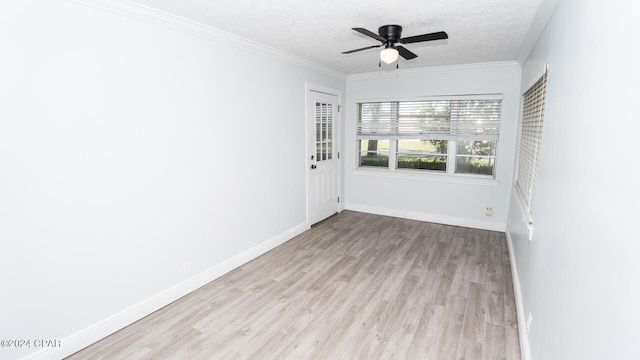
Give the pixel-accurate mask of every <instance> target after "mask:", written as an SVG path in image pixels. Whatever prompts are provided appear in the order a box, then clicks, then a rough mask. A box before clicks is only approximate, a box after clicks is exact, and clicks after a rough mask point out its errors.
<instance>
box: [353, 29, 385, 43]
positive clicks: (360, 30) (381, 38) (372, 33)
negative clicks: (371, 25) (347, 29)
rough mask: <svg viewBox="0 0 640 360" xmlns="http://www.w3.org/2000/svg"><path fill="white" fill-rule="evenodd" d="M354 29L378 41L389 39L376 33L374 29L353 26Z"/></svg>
mask: <svg viewBox="0 0 640 360" xmlns="http://www.w3.org/2000/svg"><path fill="white" fill-rule="evenodd" d="M352 30H355V31H357V32H359V33H360V34H362V35H367V36H368V37H372V38H374V39H376V40H378V41H382V42H386V41H387V39H385V38H383V37H382V36H380V35H378V34H376V33H374V32H373V31H369V30H367V29H363V28H352Z"/></svg>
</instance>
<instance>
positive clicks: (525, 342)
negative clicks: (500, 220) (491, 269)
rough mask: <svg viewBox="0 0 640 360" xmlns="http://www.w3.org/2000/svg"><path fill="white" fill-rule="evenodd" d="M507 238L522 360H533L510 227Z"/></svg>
mask: <svg viewBox="0 0 640 360" xmlns="http://www.w3.org/2000/svg"><path fill="white" fill-rule="evenodd" d="M505 234H506V238H507V250H508V252H509V262H510V263H511V279H512V282H513V294H514V296H515V300H516V315H517V318H518V335H519V337H520V355H521V357H522V360H531V350H530V348H529V337H528V336H527V330H526V326H525V324H526V320H525V318H526V317H525V311H524V303H523V302H522V290H521V288H520V277H519V273H518V266H517V264H516V258H515V255H514V253H513V240H512V238H511V234H510V233H509V226H508V225H507V226H506V230H505Z"/></svg>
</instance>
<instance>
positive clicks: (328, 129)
mask: <svg viewBox="0 0 640 360" xmlns="http://www.w3.org/2000/svg"><path fill="white" fill-rule="evenodd" d="M332 143H333V104H324V103H320V102H316V160H317V161H323V160H331V159H333V146H332Z"/></svg>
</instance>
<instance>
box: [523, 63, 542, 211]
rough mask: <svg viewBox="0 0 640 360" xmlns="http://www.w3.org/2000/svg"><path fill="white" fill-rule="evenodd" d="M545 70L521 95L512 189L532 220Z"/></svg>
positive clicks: (540, 134)
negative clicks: (520, 113)
mask: <svg viewBox="0 0 640 360" xmlns="http://www.w3.org/2000/svg"><path fill="white" fill-rule="evenodd" d="M546 87H547V73H546V71H545V73H544V74H543V75H542V77H541V78H540V79H539V80H538V81H537V82H536V83H535V84H533V85H532V86H531V87H530V88H529V89H528V90H527V91H526V92H525V93H524V94H523V96H522V119H521V123H520V141H519V147H518V166H517V170H516V192H517V193H518V194H519V197H520V200H521V202H522V206H523V211H524V212H525V215H526V216H527V220H528V221H529V222H530V223H532V222H533V206H534V203H535V195H536V177H537V173H538V167H539V163H540V150H541V147H542V130H543V125H544V106H545V95H546Z"/></svg>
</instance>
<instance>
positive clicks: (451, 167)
mask: <svg viewBox="0 0 640 360" xmlns="http://www.w3.org/2000/svg"><path fill="white" fill-rule="evenodd" d="M457 146H458V142H457V141H455V140H449V144H447V174H449V175H453V174H455V170H456V169H455V167H456V148H457Z"/></svg>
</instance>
